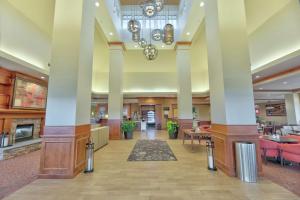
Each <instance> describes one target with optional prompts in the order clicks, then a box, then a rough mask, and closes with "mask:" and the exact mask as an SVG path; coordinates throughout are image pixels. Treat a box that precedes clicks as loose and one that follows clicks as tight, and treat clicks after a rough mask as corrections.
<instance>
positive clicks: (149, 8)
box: [143, 1, 157, 18]
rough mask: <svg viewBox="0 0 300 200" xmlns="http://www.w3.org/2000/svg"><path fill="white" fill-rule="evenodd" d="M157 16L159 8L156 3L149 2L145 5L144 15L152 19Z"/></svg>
mask: <svg viewBox="0 0 300 200" xmlns="http://www.w3.org/2000/svg"><path fill="white" fill-rule="evenodd" d="M156 14H157V7H156V4H155V2H153V1H147V2H146V3H145V4H144V5H143V15H144V16H145V17H148V18H151V17H154V16H156Z"/></svg>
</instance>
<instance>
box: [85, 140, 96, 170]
mask: <svg viewBox="0 0 300 200" xmlns="http://www.w3.org/2000/svg"><path fill="white" fill-rule="evenodd" d="M93 171H94V143H92V142H89V143H87V144H86V166H85V170H84V173H91V172H93Z"/></svg>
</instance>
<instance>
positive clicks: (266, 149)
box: [259, 139, 280, 164]
mask: <svg viewBox="0 0 300 200" xmlns="http://www.w3.org/2000/svg"><path fill="white" fill-rule="evenodd" d="M259 143H260V149H261V155H262V157H263V159H264V161H265V163H266V164H267V157H269V158H276V159H277V158H278V157H279V155H280V154H279V145H278V143H276V142H272V141H269V140H265V139H260V140H259Z"/></svg>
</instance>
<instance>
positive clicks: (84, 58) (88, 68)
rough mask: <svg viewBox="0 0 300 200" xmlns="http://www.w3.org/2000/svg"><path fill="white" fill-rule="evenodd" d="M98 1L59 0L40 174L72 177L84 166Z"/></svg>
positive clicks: (53, 38) (55, 21)
mask: <svg viewBox="0 0 300 200" xmlns="http://www.w3.org/2000/svg"><path fill="white" fill-rule="evenodd" d="M94 14H95V6H94V2H93V1H87V0H76V1H73V0H57V1H56V4H55V18H54V27H53V37H52V59H51V68H50V80H49V87H48V89H49V92H48V101H47V110H46V126H45V131H44V136H43V141H42V150H41V162H40V163H41V167H40V177H43V178H73V177H74V176H76V175H77V174H78V173H80V172H81V171H82V170H83V169H84V167H85V162H86V158H85V151H86V150H85V146H86V143H87V142H88V139H89V137H90V128H91V127H90V112H91V89H92V84H91V81H92V67H93V49H94V48H93V45H94V31H95V15H94Z"/></svg>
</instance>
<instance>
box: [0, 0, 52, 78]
mask: <svg viewBox="0 0 300 200" xmlns="http://www.w3.org/2000/svg"><path fill="white" fill-rule="evenodd" d="M1 51H2V52H4V53H5V54H8V55H10V56H13V57H15V58H17V59H20V60H22V61H25V62H27V63H29V64H31V65H33V66H34V67H35V69H36V70H38V71H43V72H44V73H46V74H47V73H48V72H49V68H48V62H49V61H50V54H51V38H50V36H49V35H48V34H47V33H46V32H44V31H42V30H41V29H40V28H39V27H38V26H37V25H35V24H34V23H33V22H32V21H31V20H30V19H28V18H27V17H25V16H24V15H23V14H22V13H21V12H20V11H18V10H17V9H15V8H14V7H13V6H12V5H11V4H10V3H8V2H7V0H1V1H0V53H1Z"/></svg>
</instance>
